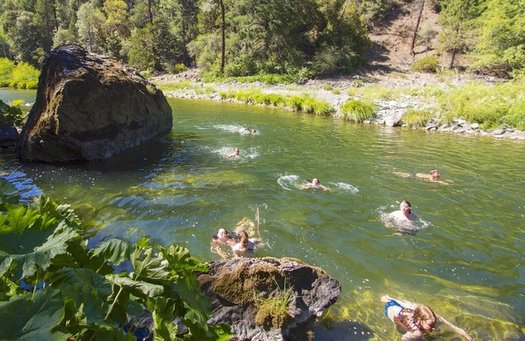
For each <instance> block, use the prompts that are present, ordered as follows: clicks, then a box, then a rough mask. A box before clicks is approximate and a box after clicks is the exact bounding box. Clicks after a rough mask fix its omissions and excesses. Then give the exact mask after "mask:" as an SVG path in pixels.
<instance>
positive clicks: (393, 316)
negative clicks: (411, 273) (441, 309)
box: [381, 295, 472, 341]
mask: <svg viewBox="0 0 525 341" xmlns="http://www.w3.org/2000/svg"><path fill="white" fill-rule="evenodd" d="M381 302H383V303H385V315H386V317H387V318H388V319H389V320H390V321H392V322H394V323H395V324H396V326H397V327H398V328H399V329H400V330H402V331H403V332H404V334H403V336H402V337H401V340H402V341H415V340H425V339H426V337H427V336H429V334H430V333H431V332H432V331H433V330H434V328H435V327H436V324H437V322H442V323H444V324H446V325H447V326H449V327H450V328H452V329H453V330H454V331H455V332H456V333H457V334H459V335H461V336H463V337H464V338H465V339H467V340H469V341H471V340H472V338H471V337H470V336H469V335H468V334H467V333H466V332H465V331H464V330H463V329H461V328H459V327H456V326H455V325H453V324H452V323H450V322H449V321H447V320H445V319H444V318H443V317H441V316H439V315H437V314H436V313H434V311H433V310H432V309H431V308H430V307H428V306H426V305H424V304H417V303H412V302H408V301H403V300H399V299H394V298H392V297H390V296H388V295H385V296H382V297H381Z"/></svg>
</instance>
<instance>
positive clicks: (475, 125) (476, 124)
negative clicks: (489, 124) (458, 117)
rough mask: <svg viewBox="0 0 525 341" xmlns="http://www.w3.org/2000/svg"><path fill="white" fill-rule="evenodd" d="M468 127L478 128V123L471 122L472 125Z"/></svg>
mask: <svg viewBox="0 0 525 341" xmlns="http://www.w3.org/2000/svg"><path fill="white" fill-rule="evenodd" d="M470 129H472V130H476V129H479V123H472V125H471V126H470Z"/></svg>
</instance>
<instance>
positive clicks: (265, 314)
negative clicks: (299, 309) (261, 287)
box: [254, 288, 295, 328]
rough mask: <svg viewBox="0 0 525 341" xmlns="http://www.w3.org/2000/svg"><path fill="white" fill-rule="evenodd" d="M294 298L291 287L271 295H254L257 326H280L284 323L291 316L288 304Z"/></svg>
mask: <svg viewBox="0 0 525 341" xmlns="http://www.w3.org/2000/svg"><path fill="white" fill-rule="evenodd" d="M254 296H255V293H254ZM294 299H295V294H294V292H293V290H292V289H291V288H288V289H284V290H283V291H279V292H277V293H276V294H275V295H274V296H271V297H266V298H258V297H255V299H254V301H255V305H256V308H257V310H256V313H255V324H256V325H258V326H268V327H270V326H272V327H273V328H281V327H282V326H283V325H284V323H285V322H286V321H287V320H288V319H289V318H291V315H290V312H289V311H290V304H291V303H292V302H293V301H294Z"/></svg>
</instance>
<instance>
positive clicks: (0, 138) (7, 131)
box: [0, 126, 19, 147]
mask: <svg viewBox="0 0 525 341" xmlns="http://www.w3.org/2000/svg"><path fill="white" fill-rule="evenodd" d="M18 137H19V134H18V130H17V129H16V127H14V126H2V127H0V147H13V146H14V145H15V143H16V141H17V140H18Z"/></svg>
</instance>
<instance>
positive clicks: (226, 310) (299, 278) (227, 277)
mask: <svg viewBox="0 0 525 341" xmlns="http://www.w3.org/2000/svg"><path fill="white" fill-rule="evenodd" d="M199 281H200V283H201V288H202V290H203V292H204V293H206V294H207V295H208V296H209V297H211V298H212V309H213V313H212V316H211V318H210V319H209V320H208V323H210V324H227V325H230V326H231V332H232V336H233V338H234V339H235V340H272V341H275V340H285V339H294V340H301V339H305V335H306V332H307V330H308V329H309V328H311V326H312V324H313V322H314V320H315V318H316V317H317V316H320V315H321V314H322V312H323V311H324V310H325V309H326V308H328V307H329V306H331V305H332V304H334V303H335V301H336V300H337V298H338V297H339V294H340V293H341V285H340V284H339V282H338V281H337V280H335V279H333V278H331V277H330V276H329V275H328V274H327V273H326V272H325V271H324V270H322V269H320V268H316V267H312V266H309V265H307V264H305V263H303V262H302V261H300V260H298V259H292V258H280V259H278V258H272V257H265V258H238V259H232V260H221V261H217V262H214V263H212V264H211V267H210V270H209V271H208V273H205V274H201V275H200V276H199ZM276 307H281V308H280V309H276Z"/></svg>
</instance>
